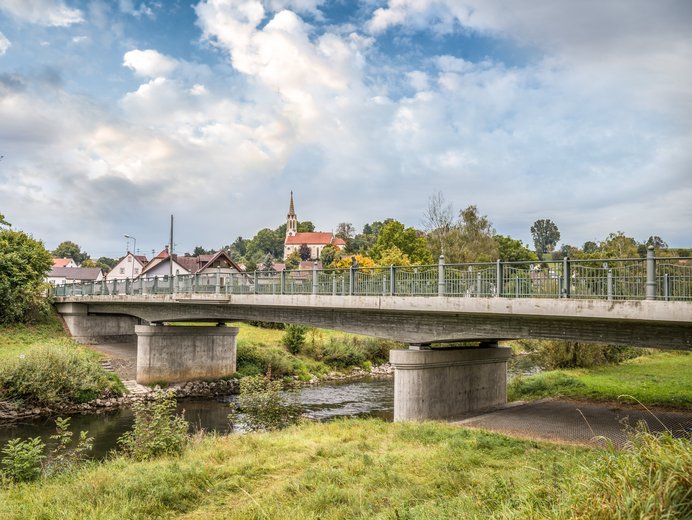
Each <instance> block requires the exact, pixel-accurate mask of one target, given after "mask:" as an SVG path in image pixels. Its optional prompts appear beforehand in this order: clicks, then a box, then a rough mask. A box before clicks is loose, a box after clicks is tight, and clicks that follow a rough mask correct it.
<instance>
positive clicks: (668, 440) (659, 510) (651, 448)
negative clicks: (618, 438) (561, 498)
mask: <svg viewBox="0 0 692 520" xmlns="http://www.w3.org/2000/svg"><path fill="white" fill-rule="evenodd" d="M585 471H586V475H587V477H586V480H585V482H584V484H583V486H584V487H583V491H584V495H585V496H584V497H580V498H578V499H577V504H576V505H575V507H574V509H575V513H577V514H576V515H575V516H580V517H583V518H602V519H610V518H643V519H654V518H671V519H673V518H681V519H682V518H692V440H691V439H690V437H687V438H678V439H676V438H674V437H673V436H672V435H671V434H670V433H669V432H666V433H663V434H661V435H653V434H651V433H650V432H649V431H647V429H646V426H645V425H644V424H642V425H639V426H638V427H637V429H636V430H633V431H631V432H630V434H629V443H628V447H627V448H626V449H625V451H624V452H623V451H616V450H615V449H612V448H611V449H610V450H608V451H606V452H605V453H604V455H603V456H602V457H601V458H600V460H599V461H597V463H596V464H595V465H593V466H590V467H588V468H585Z"/></svg>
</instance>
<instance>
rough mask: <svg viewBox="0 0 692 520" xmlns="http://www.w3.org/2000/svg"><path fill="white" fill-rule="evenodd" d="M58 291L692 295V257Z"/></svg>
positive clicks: (196, 277) (306, 273) (72, 286)
mask: <svg viewBox="0 0 692 520" xmlns="http://www.w3.org/2000/svg"><path fill="white" fill-rule="evenodd" d="M52 293H53V295H55V296H89V295H94V296H98V295H118V294H120V295H145V294H186V293H187V294H218V295H230V294H276V295H282V294H285V295H292V294H295V295H298V294H303V295H309V294H314V295H332V296H394V295H396V296H449V297H503V298H582V299H600V300H642V299H646V300H666V301H684V300H687V301H690V300H692V258H690V257H676V258H656V257H655V256H654V254H653V251H651V250H649V254H648V256H647V257H646V258H624V259H611V258H609V259H597V260H595V259H590V260H571V259H569V258H565V259H563V260H561V261H545V262H542V261H541V262H538V261H536V262H501V261H499V260H498V261H497V262H492V263H472V264H445V263H444V259H443V258H442V257H440V261H439V263H438V264H437V265H420V266H391V267H369V268H355V269H354V268H349V269H313V270H298V271H290V270H285V271H281V272H264V271H256V272H254V273H233V274H221V273H211V274H192V275H177V276H173V277H168V276H163V277H157V278H136V279H134V280H130V279H125V280H110V281H101V282H83V283H66V284H64V285H58V286H55V287H54V288H53V289H52Z"/></svg>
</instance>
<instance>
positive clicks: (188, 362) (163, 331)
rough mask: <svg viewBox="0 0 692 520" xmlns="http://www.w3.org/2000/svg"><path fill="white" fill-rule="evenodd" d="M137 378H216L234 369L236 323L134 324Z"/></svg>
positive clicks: (150, 380)
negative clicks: (207, 324)
mask: <svg viewBox="0 0 692 520" xmlns="http://www.w3.org/2000/svg"><path fill="white" fill-rule="evenodd" d="M135 332H136V333H137V382H138V383H140V384H144V385H147V384H153V383H159V382H161V383H163V382H165V383H177V382H183V381H193V380H196V379H220V378H222V377H227V376H230V375H232V374H233V373H234V372H235V370H236V336H237V335H238V328H237V327H226V326H218V327H183V326H181V327H177V326H173V325H138V326H137V327H135Z"/></svg>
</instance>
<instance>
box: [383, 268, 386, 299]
mask: <svg viewBox="0 0 692 520" xmlns="http://www.w3.org/2000/svg"><path fill="white" fill-rule="evenodd" d="M382 296H387V273H385V272H383V273H382Z"/></svg>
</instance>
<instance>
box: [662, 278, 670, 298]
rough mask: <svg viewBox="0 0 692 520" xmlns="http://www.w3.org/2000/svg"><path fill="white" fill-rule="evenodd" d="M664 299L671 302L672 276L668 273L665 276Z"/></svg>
mask: <svg viewBox="0 0 692 520" xmlns="http://www.w3.org/2000/svg"><path fill="white" fill-rule="evenodd" d="M663 299H664V300H665V301H669V300H670V274H668V273H666V274H664V275H663Z"/></svg>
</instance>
